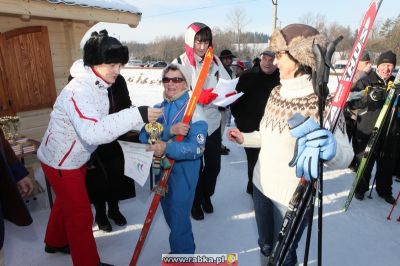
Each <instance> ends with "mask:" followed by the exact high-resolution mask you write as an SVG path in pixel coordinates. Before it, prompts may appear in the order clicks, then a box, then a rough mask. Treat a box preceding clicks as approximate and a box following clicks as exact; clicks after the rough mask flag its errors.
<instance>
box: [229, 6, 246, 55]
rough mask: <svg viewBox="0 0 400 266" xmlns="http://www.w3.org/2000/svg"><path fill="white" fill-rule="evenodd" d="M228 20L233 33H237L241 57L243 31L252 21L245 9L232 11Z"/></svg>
mask: <svg viewBox="0 0 400 266" xmlns="http://www.w3.org/2000/svg"><path fill="white" fill-rule="evenodd" d="M227 19H228V21H229V22H230V25H229V26H228V27H229V28H230V29H232V31H233V32H235V33H236V40H237V44H238V56H239V57H240V56H241V43H242V32H243V29H244V28H245V27H246V26H247V25H248V24H249V23H250V20H249V19H248V18H247V15H246V13H245V11H244V9H241V8H235V9H232V10H231V11H230V12H229V13H228V15H227Z"/></svg>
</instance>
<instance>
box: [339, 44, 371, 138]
mask: <svg viewBox="0 0 400 266" xmlns="http://www.w3.org/2000/svg"><path fill="white" fill-rule="evenodd" d="M371 69H372V64H371V58H370V56H369V53H368V52H367V51H364V53H363V54H362V56H361V58H360V62H359V63H358V65H357V70H356V73H355V74H354V78H353V85H352V87H351V92H350V95H349V100H351V99H352V97H354V95H357V94H358V93H359V92H357V91H356V92H353V91H354V89H355V88H356V84H357V82H358V81H359V80H360V79H363V78H365V77H366V76H367V75H368V74H369V72H371ZM352 94H353V96H352ZM357 111H358V110H350V109H349V108H348V105H346V107H345V109H344V117H345V118H346V129H347V135H348V137H349V140H351V139H352V138H353V135H354V131H355V128H356V124H357Z"/></svg>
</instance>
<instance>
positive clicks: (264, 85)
mask: <svg viewBox="0 0 400 266" xmlns="http://www.w3.org/2000/svg"><path fill="white" fill-rule="evenodd" d="M274 58H275V54H274V53H273V52H271V51H264V52H262V53H261V61H260V65H259V66H258V67H254V68H251V69H249V70H246V71H245V72H243V73H242V74H241V76H240V78H239V82H238V84H237V86H236V91H237V92H243V93H244V95H243V96H242V97H240V98H239V99H238V100H237V102H235V103H234V104H232V105H231V111H232V115H233V117H234V118H235V123H236V126H237V128H238V129H239V130H240V131H241V132H245V133H247V132H253V131H255V130H259V125H260V121H261V118H262V117H263V115H264V109H265V105H266V104H267V100H268V97H269V94H270V93H271V91H272V89H273V88H274V87H275V86H277V85H278V84H279V70H278V69H277V68H276V66H274V65H273V61H274ZM244 150H245V152H246V156H247V171H248V179H249V180H248V183H247V190H246V191H247V193H249V194H252V193H253V183H252V180H253V170H254V166H255V165H256V162H257V160H258V154H259V153H260V149H259V148H245V149H244Z"/></svg>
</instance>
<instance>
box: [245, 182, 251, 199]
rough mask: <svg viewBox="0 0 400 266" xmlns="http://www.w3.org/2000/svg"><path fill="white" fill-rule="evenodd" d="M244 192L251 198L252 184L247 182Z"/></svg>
mask: <svg viewBox="0 0 400 266" xmlns="http://www.w3.org/2000/svg"><path fill="white" fill-rule="evenodd" d="M246 192H247V193H248V194H250V195H252V196H253V182H252V181H249V182H247V188H246Z"/></svg>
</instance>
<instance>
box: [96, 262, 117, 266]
mask: <svg viewBox="0 0 400 266" xmlns="http://www.w3.org/2000/svg"><path fill="white" fill-rule="evenodd" d="M99 266H114V264H108V263H104V262H100V263H99Z"/></svg>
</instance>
